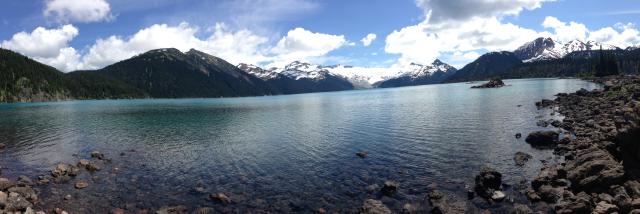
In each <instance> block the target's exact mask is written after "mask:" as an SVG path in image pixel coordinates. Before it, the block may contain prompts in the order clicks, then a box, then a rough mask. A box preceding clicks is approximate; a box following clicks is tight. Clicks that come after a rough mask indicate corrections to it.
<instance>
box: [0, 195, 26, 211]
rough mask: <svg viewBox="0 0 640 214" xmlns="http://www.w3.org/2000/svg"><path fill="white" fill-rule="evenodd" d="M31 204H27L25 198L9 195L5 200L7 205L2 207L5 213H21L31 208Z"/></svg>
mask: <svg viewBox="0 0 640 214" xmlns="http://www.w3.org/2000/svg"><path fill="white" fill-rule="evenodd" d="M32 206H33V204H31V202H29V201H28V200H27V199H26V198H24V197H22V196H20V195H19V194H17V193H10V194H9V197H8V198H7V203H6V205H5V207H4V210H5V211H9V212H15V211H23V210H25V209H27V208H28V207H32Z"/></svg>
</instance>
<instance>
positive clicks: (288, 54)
mask: <svg viewBox="0 0 640 214" xmlns="http://www.w3.org/2000/svg"><path fill="white" fill-rule="evenodd" d="M2 4H3V7H0V25H1V26H2V29H3V30H2V31H0V41H2V42H1V43H0V44H1V45H2V47H3V48H8V49H12V50H15V51H18V52H20V53H23V54H26V55H28V56H30V57H32V58H35V59H36V60H39V61H41V62H43V63H46V64H50V65H52V66H54V67H57V68H59V69H61V70H64V71H70V70H76V69H96V68H101V67H103V66H105V65H108V64H110V63H113V62H116V61H118V60H122V59H125V58H128V57H131V56H133V55H135V54H139V53H142V52H144V51H147V50H148V49H154V48H161V47H176V48H179V49H181V50H183V51H185V50H186V49H189V48H196V49H200V50H203V51H205V52H207V53H210V54H213V55H216V56H220V57H222V58H224V59H226V60H228V61H230V62H232V63H240V62H247V63H253V64H258V65H261V66H281V65H283V64H286V63H287V62H289V61H292V60H303V61H311V62H314V63H319V64H350V65H355V66H362V67H388V68H392V67H397V66H400V65H402V64H407V63H409V62H417V63H429V62H431V61H433V60H434V59H435V58H440V59H442V60H443V61H445V62H449V63H450V64H452V65H454V66H457V67H461V66H463V65H464V64H466V63H468V62H470V61H472V60H473V59H475V58H476V57H477V56H479V55H480V54H483V53H485V52H487V51H497V50H513V49H515V48H517V47H518V46H519V45H521V44H523V43H524V42H526V41H530V40H532V39H534V38H535V37H538V36H549V37H552V38H554V39H556V40H558V41H560V42H564V41H566V40H570V39H579V40H598V41H599V42H604V43H610V44H614V45H617V46H625V47H626V46H630V45H638V44H640V35H639V34H638V30H637V27H636V26H635V24H637V23H636V22H637V20H640V4H638V2H637V1H635V0H612V1H602V0H560V1H547V0H517V1H512V0H493V1H488V0H476V1H465V0H394V1H391V0H350V1H344V0H324V1H322V0H213V1H203V0H183V1H178V0H155V1H152V0H137V1H129V0H83V1H73V0H24V1H6V2H3V3H2ZM65 27H66V28H65ZM38 28H40V30H36V29H38ZM145 30H146V31H145ZM141 32H146V33H141ZM368 34H375V35H376V39H375V40H373V41H372V43H371V44H370V45H369V46H365V45H364V44H363V43H362V42H361V39H363V38H364V37H365V36H367V35H368ZM107 49H115V50H107Z"/></svg>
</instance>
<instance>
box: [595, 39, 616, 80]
mask: <svg viewBox="0 0 640 214" xmlns="http://www.w3.org/2000/svg"><path fill="white" fill-rule="evenodd" d="M599 55H600V56H599V59H598V63H597V64H596V66H595V72H594V73H595V76H596V77H604V76H611V75H618V74H619V72H618V63H617V61H616V57H615V55H614V54H613V53H612V52H610V51H608V52H605V51H603V50H602V46H600V52H599Z"/></svg>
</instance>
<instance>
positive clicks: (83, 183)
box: [75, 180, 89, 189]
mask: <svg viewBox="0 0 640 214" xmlns="http://www.w3.org/2000/svg"><path fill="white" fill-rule="evenodd" d="M75 187H76V189H84V188H87V187H89V182H87V181H84V180H80V181H78V182H76V184H75Z"/></svg>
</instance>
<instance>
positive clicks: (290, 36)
mask: <svg viewBox="0 0 640 214" xmlns="http://www.w3.org/2000/svg"><path fill="white" fill-rule="evenodd" d="M346 44H347V40H346V39H345V38H344V36H343V35H331V34H323V33H315V32H311V31H308V30H306V29H304V28H295V29H293V30H290V31H289V32H288V33H287V35H286V36H284V37H282V39H280V40H279V41H278V43H277V45H276V46H275V47H274V48H273V49H272V50H271V53H273V54H275V55H276V59H275V61H276V62H274V63H275V64H274V65H281V64H284V63H289V62H291V61H294V60H308V59H309V58H311V57H319V56H324V55H326V54H327V53H329V52H331V51H333V50H336V49H338V48H340V47H342V46H343V45H346Z"/></svg>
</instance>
